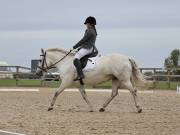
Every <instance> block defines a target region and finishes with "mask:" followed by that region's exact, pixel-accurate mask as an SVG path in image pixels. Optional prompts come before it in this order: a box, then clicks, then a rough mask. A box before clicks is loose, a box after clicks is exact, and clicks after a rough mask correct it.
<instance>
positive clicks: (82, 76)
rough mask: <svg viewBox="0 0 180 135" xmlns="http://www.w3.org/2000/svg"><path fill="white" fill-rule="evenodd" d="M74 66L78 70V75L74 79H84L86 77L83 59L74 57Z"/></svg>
mask: <svg viewBox="0 0 180 135" xmlns="http://www.w3.org/2000/svg"><path fill="white" fill-rule="evenodd" d="M74 66H75V67H76V70H77V77H76V78H75V79H74V81H77V80H82V79H83V78H84V74H83V71H82V67H81V61H80V60H79V59H74Z"/></svg>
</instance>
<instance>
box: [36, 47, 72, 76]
mask: <svg viewBox="0 0 180 135" xmlns="http://www.w3.org/2000/svg"><path fill="white" fill-rule="evenodd" d="M71 51H72V50H70V51H69V52H68V51H65V50H62V49H57V48H55V49H54V48H53V49H48V50H47V51H44V50H43V49H41V53H42V54H41V55H40V56H41V58H40V62H39V66H38V69H37V71H36V74H37V75H39V76H42V75H43V72H47V71H48V70H49V69H52V68H55V67H56V66H57V64H59V63H62V61H63V60H64V59H65V58H66V57H67V56H68V55H71V57H72V56H74V54H72V53H71Z"/></svg>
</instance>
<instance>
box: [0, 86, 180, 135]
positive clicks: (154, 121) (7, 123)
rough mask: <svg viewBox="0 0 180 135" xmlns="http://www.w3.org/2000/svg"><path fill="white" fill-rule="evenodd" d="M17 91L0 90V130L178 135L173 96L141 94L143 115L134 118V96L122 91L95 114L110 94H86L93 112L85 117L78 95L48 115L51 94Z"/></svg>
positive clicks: (68, 94) (39, 134) (36, 134)
mask: <svg viewBox="0 0 180 135" xmlns="http://www.w3.org/2000/svg"><path fill="white" fill-rule="evenodd" d="M18 89H20V91H13V92H11V91H6V90H8V89H7V88H6V89H4V91H3V89H2V88H1V90H0V130H3V131H9V132H15V133H21V134H25V135H179V134H180V94H177V93H176V91H170V90H155V91H153V92H152V91H151V92H142V93H139V94H138V95H139V101H140V104H141V105H142V108H143V112H142V113H140V114H138V113H136V108H135V106H134V101H133V98H132V96H131V95H130V93H128V92H126V91H122V92H119V95H118V96H117V97H116V98H115V99H114V100H113V101H112V103H111V104H110V105H109V106H108V107H107V108H106V111H105V112H98V110H99V108H100V107H101V105H102V104H103V103H104V102H105V100H106V99H107V98H108V97H109V96H110V93H109V92H104V91H102V92H97V91H95V90H94V91H92V92H89V91H88V92H87V95H88V97H89V99H90V101H91V102H92V104H93V106H94V110H95V111H94V112H88V107H87V105H86V103H85V102H84V100H83V99H82V97H81V95H80V93H79V92H76V91H65V92H64V93H62V95H60V96H59V98H58V100H57V102H56V105H55V108H54V110H53V111H51V112H48V111H47V108H48V106H49V103H50V99H51V97H52V96H53V94H54V90H55V89H50V88H40V89H31V90H32V91H31V90H29V91H26V90H28V89H27V88H24V89H23V88H18ZM18 89H17V88H15V90H18ZM23 90H25V91H23ZM38 90H39V91H38ZM0 135H6V134H5V133H4V134H3V133H0ZM8 135H9V134H8Z"/></svg>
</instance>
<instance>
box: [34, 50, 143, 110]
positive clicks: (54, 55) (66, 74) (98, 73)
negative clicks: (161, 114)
mask: <svg viewBox="0 0 180 135" xmlns="http://www.w3.org/2000/svg"><path fill="white" fill-rule="evenodd" d="M73 57H74V53H70V52H69V53H68V51H65V50H63V49H57V48H53V49H48V50H46V51H44V50H43V49H42V55H41V62H40V66H39V69H38V70H37V74H39V73H42V71H47V70H48V69H50V68H52V67H54V66H55V67H56V68H57V69H58V70H59V73H60V78H61V85H60V87H59V88H58V89H57V91H56V92H55V94H54V97H53V99H52V101H51V104H50V107H49V108H48V111H50V110H52V109H53V106H54V104H55V101H56V99H57V97H58V96H59V95H60V94H61V93H62V92H63V91H64V90H65V89H66V88H68V87H70V86H71V85H74V84H76V86H78V88H79V91H80V93H81V95H82V97H83V99H84V100H85V101H86V103H87V104H88V106H89V109H90V111H93V107H92V105H91V103H90V102H89V100H88V98H87V95H86V92H85V89H84V85H80V83H79V82H78V81H77V82H74V81H73V79H74V78H75V76H76V70H75V68H74V66H73ZM84 75H85V78H84V79H83V82H84V84H85V85H91V86H95V85H97V84H100V83H102V82H105V81H107V80H112V94H111V96H110V98H108V99H107V100H106V102H105V103H104V104H103V105H102V108H100V110H99V111H100V112H103V111H105V108H106V107H107V105H108V104H109V103H110V102H111V101H112V99H113V98H114V97H115V96H117V95H118V88H123V89H128V90H129V91H130V93H131V94H132V96H133V99H134V102H135V106H136V108H137V111H138V112H139V113H140V112H141V111H142V109H141V107H140V105H139V103H138V101H137V93H136V92H137V89H136V84H140V85H144V84H145V83H146V80H145V79H144V78H143V75H142V74H141V72H140V71H139V70H138V67H137V64H136V63H135V61H134V60H133V59H131V58H129V57H127V56H125V55H121V54H111V55H107V56H101V57H99V58H98V60H97V64H96V67H95V68H94V69H93V70H92V71H88V72H85V73H84Z"/></svg>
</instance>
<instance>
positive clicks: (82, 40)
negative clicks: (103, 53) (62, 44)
mask: <svg viewBox="0 0 180 135" xmlns="http://www.w3.org/2000/svg"><path fill="white" fill-rule="evenodd" d="M91 36H93V33H92V31H91V30H86V32H85V34H84V37H83V38H82V39H81V40H80V41H79V42H78V43H77V44H76V45H74V46H73V49H76V48H78V47H80V46H83V45H84V44H85V43H86V42H87V41H88V40H89V39H90V37H91Z"/></svg>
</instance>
